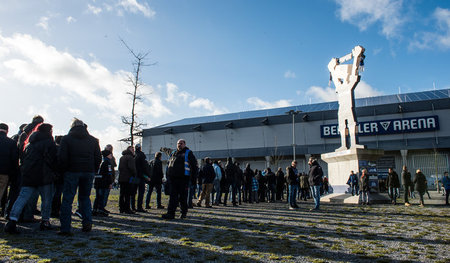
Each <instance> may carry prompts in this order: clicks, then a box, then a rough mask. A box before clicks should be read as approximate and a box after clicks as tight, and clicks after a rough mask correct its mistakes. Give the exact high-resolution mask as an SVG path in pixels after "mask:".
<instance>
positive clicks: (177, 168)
mask: <svg viewBox="0 0 450 263" xmlns="http://www.w3.org/2000/svg"><path fill="white" fill-rule="evenodd" d="M187 150H189V148H188V147H185V148H184V149H183V150H181V151H178V150H177V151H175V152H174V153H173V154H172V155H171V157H170V159H169V165H168V169H167V176H168V177H169V178H170V180H172V179H186V180H187V179H189V178H190V176H191V174H193V173H194V174H197V170H198V167H197V159H196V158H195V156H194V153H193V152H192V151H191V150H189V153H188V158H187V159H188V168H189V175H186V174H185V172H186V169H185V168H186V167H185V165H184V162H185V154H186V151H187Z"/></svg>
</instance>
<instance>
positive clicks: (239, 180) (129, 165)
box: [0, 116, 450, 235]
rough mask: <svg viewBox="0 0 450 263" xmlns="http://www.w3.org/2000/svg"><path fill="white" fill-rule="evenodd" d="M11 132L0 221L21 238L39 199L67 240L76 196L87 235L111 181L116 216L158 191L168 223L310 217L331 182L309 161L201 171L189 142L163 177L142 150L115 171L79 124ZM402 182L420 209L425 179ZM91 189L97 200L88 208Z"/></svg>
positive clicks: (2, 129) (393, 178)
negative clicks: (278, 206)
mask: <svg viewBox="0 0 450 263" xmlns="http://www.w3.org/2000/svg"><path fill="white" fill-rule="evenodd" d="M8 132H9V128H8V125H6V124H4V123H0V197H1V198H2V201H1V204H2V216H5V217H6V218H7V219H8V222H7V224H6V225H5V227H4V231H5V232H6V233H13V234H14V233H18V229H17V224H18V222H32V221H33V220H34V214H35V213H36V211H38V210H37V202H38V198H39V196H40V198H41V210H40V211H39V212H40V214H41V221H40V229H41V230H49V229H53V226H52V225H51V223H50V218H51V217H55V218H59V220H60V225H61V227H60V232H59V234H60V235H72V227H71V221H72V215H73V213H72V204H73V201H74V198H75V196H76V194H77V193H78V196H77V208H76V212H75V213H74V214H76V215H78V216H79V217H80V218H82V231H83V232H89V231H91V229H92V216H108V215H109V214H110V211H108V210H107V209H106V206H107V203H108V198H109V194H110V191H111V189H112V188H113V186H114V185H115V184H116V182H118V185H119V187H120V193H119V212H120V213H124V214H135V213H146V212H148V209H151V206H150V203H151V197H152V193H153V190H156V209H165V207H164V206H163V205H162V203H161V196H162V194H163V192H164V193H165V194H166V195H169V202H168V207H167V212H166V213H165V214H163V215H162V218H163V219H167V220H170V219H174V218H175V212H176V210H177V207H178V206H180V211H181V214H180V218H182V219H183V218H186V217H187V213H188V209H190V208H194V207H201V206H202V205H204V206H205V207H206V208H212V206H213V205H215V206H218V205H223V206H227V205H228V202H230V203H231V205H232V206H239V205H241V204H242V203H251V204H254V203H259V202H282V201H286V202H287V204H288V208H289V209H291V210H294V209H297V208H299V206H298V204H297V201H298V200H302V201H306V200H307V199H308V198H313V199H314V207H313V208H312V209H311V210H319V209H320V196H321V195H322V194H323V193H327V192H328V191H329V190H328V179H327V177H326V176H324V174H323V171H322V168H321V166H320V165H319V163H318V161H317V159H315V158H314V157H311V158H309V160H308V164H309V166H310V168H309V171H307V172H306V171H300V170H299V169H298V167H297V161H296V160H293V161H292V163H291V165H290V166H288V167H286V169H282V168H281V167H278V169H277V171H276V172H273V171H272V170H271V168H266V169H264V170H258V169H252V168H251V166H250V164H249V163H247V164H246V165H245V168H244V169H241V164H240V163H238V162H235V161H233V159H232V158H231V157H229V158H227V161H226V163H225V164H224V163H222V162H221V161H220V160H212V159H211V158H209V157H206V158H204V159H203V160H201V165H200V166H199V162H198V161H197V159H196V157H195V155H194V153H193V152H192V151H191V150H190V149H189V148H188V147H187V146H186V141H185V140H183V139H180V140H178V141H177V146H176V149H175V150H170V149H167V148H165V150H164V151H163V152H164V153H165V154H167V155H168V163H167V168H166V169H165V171H164V169H163V162H162V154H163V153H162V152H157V153H155V156H154V158H153V159H152V160H147V157H146V155H145V154H144V153H143V152H142V148H141V145H140V144H136V145H135V146H129V147H127V148H126V150H124V151H123V152H122V156H121V157H120V159H119V163H118V165H117V163H116V159H115V157H114V154H113V147H112V145H107V146H106V147H105V148H104V150H103V151H101V150H100V144H99V140H98V139H96V138H95V137H93V136H91V135H90V134H89V132H88V129H87V125H86V124H85V123H84V122H83V121H81V120H79V119H76V118H75V119H74V120H73V121H72V123H71V125H70V130H69V132H68V134H67V135H65V136H56V137H55V138H54V137H53V127H52V125H51V124H49V123H45V122H44V119H43V117H41V116H35V117H33V119H32V122H31V123H29V124H24V125H22V126H21V127H20V131H19V132H18V133H17V134H16V135H14V136H12V137H11V138H9V137H8V136H7V134H8ZM116 170H118V178H116ZM283 170H284V171H283ZM368 177H369V176H368V173H367V170H365V169H364V170H363V171H362V174H361V176H360V177H358V175H356V174H355V173H353V171H352V173H351V175H350V177H349V181H348V184H349V186H350V188H351V193H352V195H353V194H360V196H361V203H363V204H368V203H369V202H370V200H369V192H370V189H369V178H368ZM116 179H117V180H116ZM402 182H403V184H404V187H405V189H407V191H405V205H409V202H408V196H407V194H406V193H408V194H412V193H413V191H412V188H411V186H412V184H413V183H414V185H415V187H416V190H417V191H418V192H419V195H420V200H421V205H423V195H424V193H425V191H426V179H425V176H424V175H423V174H422V173H421V172H420V170H418V171H417V173H416V176H415V178H414V180H412V179H411V175H410V173H409V172H408V171H407V169H406V166H405V167H404V168H403V172H402ZM443 184H444V185H445V188H446V189H447V191H446V192H447V201H446V202H447V204H448V192H449V190H450V189H449V188H450V179H448V173H446V175H445V176H444V178H443ZM8 186H9V187H8ZM93 187H94V188H95V192H96V195H95V200H94V203H93V206H91V200H90V195H91V190H92V188H93ZM388 187H389V195H390V197H391V199H392V202H393V203H394V204H395V203H396V198H397V197H398V193H399V191H398V188H399V180H398V175H397V174H396V173H395V171H393V169H390V170H389V177H388ZM8 189H9V191H8ZM408 189H410V190H408ZM145 194H146V196H145ZM285 194H286V198H285ZM136 196H137V198H136ZM144 197H145V199H144ZM194 200H196V201H194ZM144 202H145V203H144ZM144 205H145V206H144Z"/></svg>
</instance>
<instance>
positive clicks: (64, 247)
mask: <svg viewBox="0 0 450 263" xmlns="http://www.w3.org/2000/svg"><path fill="white" fill-rule="evenodd" d="M432 195H433V196H432V197H433V201H434V203H443V201H442V200H441V199H442V198H441V197H439V196H438V194H437V193H432ZM438 198H440V199H439V200H440V201H435V200H436V199H438ZM117 199H118V192H117V191H116V190H115V191H113V192H112V195H111V197H110V203H109V204H108V209H109V210H111V211H112V214H111V215H110V216H109V217H95V218H94V228H93V231H92V232H90V233H83V232H81V222H80V220H79V219H78V218H77V217H73V223H72V225H73V226H74V236H72V237H60V236H58V235H57V234H56V233H57V230H54V231H44V232H43V231H39V224H20V231H21V232H22V233H21V234H20V235H6V234H5V233H3V232H1V233H0V260H1V261H2V262H95V261H104V262H374V261H375V262H450V253H449V248H450V237H449V236H448V233H450V219H449V217H448V212H449V211H450V210H449V209H450V208H449V207H448V206H447V207H445V206H443V205H436V204H435V205H429V206H427V207H424V208H421V207H418V206H417V205H414V206H411V207H404V206H402V205H397V206H393V205H373V206H361V207H359V206H352V205H341V204H322V206H321V211H318V212H310V211H309V208H311V207H312V201H308V202H302V203H300V208H299V209H297V210H295V211H291V210H287V205H286V204H285V203H280V202H278V203H259V204H254V205H251V204H242V205H241V206H239V207H230V206H228V207H224V206H219V207H217V206H216V207H214V208H211V209H208V208H203V207H202V208H195V209H191V210H190V211H189V214H188V218H187V219H184V220H182V219H175V220H171V221H165V220H161V219H160V217H161V214H162V213H164V212H165V210H156V209H154V208H152V209H151V210H149V213H139V214H136V215H131V216H124V215H123V214H119V213H117ZM414 201H415V202H417V199H415V200H414ZM426 201H427V200H426ZM164 202H165V203H166V202H167V199H166V198H165V199H164ZM153 205H154V204H153ZM0 223H1V224H2V225H4V224H5V220H4V219H2V220H0ZM52 223H53V224H54V225H55V226H57V225H59V221H58V220H57V219H52Z"/></svg>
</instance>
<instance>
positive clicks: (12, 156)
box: [0, 123, 19, 199]
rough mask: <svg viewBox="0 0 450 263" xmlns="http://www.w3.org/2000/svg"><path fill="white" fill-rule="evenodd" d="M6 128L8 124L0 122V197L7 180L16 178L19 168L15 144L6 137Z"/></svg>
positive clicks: (4, 190)
mask: <svg viewBox="0 0 450 263" xmlns="http://www.w3.org/2000/svg"><path fill="white" fill-rule="evenodd" d="M8 129H9V128H8V125H6V124H5V123H0V198H2V197H3V193H4V192H6V188H7V187H8V182H9V181H14V180H15V179H16V177H17V173H18V168H19V160H18V158H19V155H18V152H17V144H16V142H15V141H14V140H13V139H10V138H8V136H7V135H8ZM5 199H6V197H5Z"/></svg>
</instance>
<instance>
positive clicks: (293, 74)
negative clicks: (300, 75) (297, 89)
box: [284, 70, 297, 79]
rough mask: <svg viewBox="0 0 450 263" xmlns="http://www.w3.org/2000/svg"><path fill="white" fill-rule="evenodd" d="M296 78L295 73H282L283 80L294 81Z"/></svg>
mask: <svg viewBox="0 0 450 263" xmlns="http://www.w3.org/2000/svg"><path fill="white" fill-rule="evenodd" d="M296 77H297V76H296V75H295V72H292V71H291V70H288V71H286V72H284V78H286V79H295V78H296Z"/></svg>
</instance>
